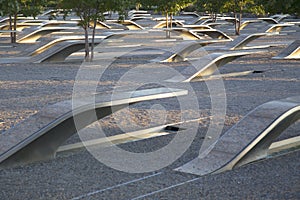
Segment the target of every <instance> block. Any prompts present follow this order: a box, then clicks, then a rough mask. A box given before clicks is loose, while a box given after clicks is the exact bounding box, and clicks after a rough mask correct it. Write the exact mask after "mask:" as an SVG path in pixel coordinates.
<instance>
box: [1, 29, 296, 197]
mask: <svg viewBox="0 0 300 200" xmlns="http://www.w3.org/2000/svg"><path fill="white" fill-rule="evenodd" d="M297 38H299V32H296V33H293V34H289V35H287V36H284V35H277V36H272V37H263V38H260V39H259V40H257V42H255V43H254V44H256V43H259V42H262V43H272V42H274V41H276V43H282V44H287V43H290V42H292V41H293V40H295V39H297ZM282 44H281V45H280V46H278V47H271V48H269V49H268V50H267V51H266V52H265V53H263V54H255V55H247V56H245V57H241V58H239V59H237V60H235V61H233V62H231V63H229V64H226V65H225V66H223V67H221V68H220V69H219V71H220V73H221V74H223V75H224V74H228V73H233V72H243V71H255V73H250V74H248V75H243V76H242V75H240V76H232V77H224V78H223V83H224V86H225V89H226V98H227V104H226V106H227V111H226V112H227V113H226V121H225V126H224V129H223V131H222V133H224V132H226V130H228V128H230V127H231V126H232V125H233V124H235V123H236V122H238V121H239V120H240V119H241V118H242V117H243V116H244V115H246V114H247V113H248V112H249V111H251V110H252V109H254V108H255V107H257V106H258V105H261V104H262V103H265V102H268V101H271V100H276V99H283V98H286V97H289V96H297V95H299V91H300V87H299V84H300V78H299V77H300V67H299V66H300V65H299V64H300V61H299V60H289V61H285V60H272V59H270V58H271V57H272V56H276V55H277V54H278V53H279V52H280V51H281V50H282V49H283V48H284V47H285V46H286V45H282ZM27 45H28V44H27ZM28 46H30V45H28ZM22 48H26V45H24V44H23V45H22ZM13 49H16V48H13ZM148 52H149V54H147V56H145V54H143V55H141V54H140V55H139V53H133V54H134V55H133V54H132V55H130V56H128V55H127V56H124V57H122V58H119V59H117V60H116V61H115V62H114V63H113V64H112V65H111V66H110V68H109V69H108V70H107V71H106V72H105V76H104V77H103V78H102V79H101V80H100V82H99V83H97V85H98V87H97V91H98V92H108V91H111V90H112V89H114V87H115V86H116V84H117V81H118V79H119V77H122V75H124V73H126V72H128V71H129V70H130V69H133V68H134V67H136V66H139V65H141V64H145V63H147V62H148V61H149V60H150V59H153V58H155V57H156V56H157V54H152V55H150V53H151V51H150V50H148ZM11 53H12V52H11V51H10V49H9V48H7V47H5V48H1V47H0V54H1V56H2V57H5V56H6V55H7V54H11ZM14 53H18V51H15V52H14ZM9 56H11V55H9ZM194 56H195V55H192V57H194ZM75 57H76V56H75ZM187 65H188V63H186V62H179V63H171V64H165V66H168V67H172V68H174V69H176V70H178V71H179V72H181V71H182V70H184V68H185V67H186V66H187ZM80 66H81V62H77V61H73V62H61V63H41V64H34V63H26V64H25V63H18V64H1V65H0V71H1V73H0V92H1V95H0V98H1V101H0V108H1V109H0V133H3V132H5V130H7V129H9V128H11V127H13V126H14V125H16V124H17V123H18V122H20V121H22V120H24V119H25V118H27V117H29V116H30V115H32V114H34V113H36V112H38V111H39V110H40V109H41V108H43V107H44V106H46V105H49V104H53V103H56V102H58V101H62V100H66V99H70V98H71V97H72V92H73V85H74V82H75V77H76V75H77V72H78V69H79V68H80ZM146 68H149V70H152V72H151V74H147V76H149V77H150V76H152V77H157V76H159V75H160V72H161V66H158V65H155V64H151V65H147V66H146ZM99 69H100V68H99ZM95 70H98V68H95ZM147 70H148V69H147ZM147 70H146V72H148V71H147ZM169 76H172V73H170V74H169ZM150 78H151V77H150ZM214 81H215V80H207V81H197V82H193V83H191V84H190V86H191V87H192V88H193V91H194V92H195V94H196V96H197V98H198V102H199V105H198V106H199V109H200V110H199V112H198V110H193V109H187V110H180V108H178V101H177V100H176V99H175V98H173V99H168V100H159V101H154V102H151V103H141V104H137V105H134V106H132V107H130V110H129V111H130V112H129V111H126V110H125V111H120V112H118V113H116V114H115V115H113V116H110V117H107V118H105V119H103V120H100V121H99V123H100V125H101V126H102V128H103V129H104V130H105V132H106V134H107V135H108V136H111V135H116V134H119V133H121V132H123V130H124V129H126V130H128V131H131V130H135V128H136V126H135V125H136V124H138V125H139V126H140V127H148V126H153V120H154V124H159V123H161V121H160V117H161V116H163V115H164V110H163V109H161V108H160V107H158V108H157V109H151V106H152V104H160V105H163V106H164V109H166V110H167V111H168V115H167V117H166V120H165V121H166V122H168V123H171V122H178V121H180V117H181V114H182V112H186V113H187V116H189V117H192V116H194V115H195V112H196V113H197V115H199V116H200V117H202V120H199V125H200V127H199V129H198V132H197V135H196V137H195V139H194V141H193V143H192V144H191V146H190V148H189V149H188V150H187V151H186V152H185V153H184V154H183V155H182V156H181V157H180V158H179V159H178V160H177V161H175V162H174V163H173V164H171V165H170V166H168V167H165V168H163V169H161V170H157V171H156V172H153V173H141V174H130V173H125V172H120V171H117V170H114V169H111V168H109V167H107V166H106V165H104V164H102V163H101V162H99V161H98V160H96V159H95V158H94V157H93V156H92V155H91V154H90V153H89V152H88V151H87V150H85V149H82V150H79V151H76V152H67V153H63V154H59V155H58V156H57V158H56V159H54V160H49V161H45V162H37V163H33V164H29V165H26V166H20V167H15V168H10V169H1V170H0V177H1V184H0V191H1V192H0V199H72V198H75V197H82V199H133V198H144V199H299V198H300V195H299V194H300V181H299V180H300V179H299V178H300V177H299V170H297V169H299V151H294V152H290V153H288V154H285V155H281V156H277V157H272V158H268V159H265V160H262V161H260V162H255V163H252V164H248V165H246V166H243V167H240V168H237V169H234V170H232V171H229V172H225V173H221V174H217V175H208V176H204V177H198V176H195V175H190V174H184V173H179V172H176V171H174V170H172V169H174V168H176V167H179V166H181V165H182V164H184V163H186V162H188V161H190V160H192V159H193V158H195V157H196V156H197V155H198V152H199V148H200V146H201V143H202V141H203V137H204V135H205V133H206V131H207V129H208V125H209V122H210V120H209V119H210V118H209V117H210V107H211V105H210V96H209V92H208V89H207V83H208V82H211V83H213V82H214ZM133 84H136V83H134V81H133V80H132V81H129V82H122V86H123V87H125V88H126V86H128V85H133ZM151 86H152V85H147V86H145V87H151ZM173 86H174V87H181V86H180V85H178V84H174V85H173ZM187 103H189V102H187ZM153 116H154V117H153ZM150 118H151V119H150ZM116 119H118V121H116ZM151 120H152V121H151ZM93 126H95V124H92V125H91V126H90V127H88V128H87V129H89V128H91V127H93ZM119 126H122V129H123V130H121V128H120V127H119ZM299 130H300V123H299V122H298V123H296V124H294V125H292V126H291V127H289V128H288V129H287V130H286V131H285V133H284V134H282V135H281V136H280V138H279V139H284V138H288V137H291V136H296V135H299ZM173 138H174V135H172V134H171V135H167V136H162V137H158V138H153V139H148V140H143V141H138V142H130V143H126V144H121V145H119V147H120V148H123V149H125V150H128V151H132V152H151V151H155V150H157V149H159V148H160V147H163V146H165V145H166V144H168V143H169V142H170V141H171V140H172V139H173ZM75 141H79V138H78V136H77V135H75V136H74V137H72V138H71V139H70V140H69V141H67V142H66V143H72V142H75Z"/></svg>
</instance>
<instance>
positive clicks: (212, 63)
mask: <svg viewBox="0 0 300 200" xmlns="http://www.w3.org/2000/svg"><path fill="white" fill-rule="evenodd" d="M254 53H261V51H255V52H249V51H247V52H227V53H224V52H223V53H212V54H208V55H206V56H203V57H201V58H199V59H197V60H191V61H189V62H190V63H191V65H192V66H193V67H188V68H187V69H186V70H184V71H183V72H181V75H182V76H175V77H173V78H171V79H168V80H166V81H167V82H191V81H195V80H197V79H200V78H203V77H208V76H210V75H212V74H213V73H214V72H215V71H216V70H217V68H219V67H221V66H223V65H225V64H226V63H228V62H231V61H233V60H235V59H237V58H239V57H241V56H245V55H250V54H254Z"/></svg>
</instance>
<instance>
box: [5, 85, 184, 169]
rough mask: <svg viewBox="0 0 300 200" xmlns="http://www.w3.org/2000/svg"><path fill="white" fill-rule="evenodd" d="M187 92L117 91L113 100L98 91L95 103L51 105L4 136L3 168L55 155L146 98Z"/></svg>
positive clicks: (67, 102)
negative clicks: (102, 121)
mask: <svg viewBox="0 0 300 200" xmlns="http://www.w3.org/2000/svg"><path fill="white" fill-rule="evenodd" d="M186 94H187V91H186V90H181V89H170V88H155V89H146V90H138V91H134V92H127V93H125V92H124V93H119V94H114V96H113V97H114V98H113V100H111V95H110V94H106V95H101V94H96V95H95V96H93V97H91V98H95V103H94V104H85V103H84V102H86V101H85V99H80V102H83V104H80V106H77V105H76V107H75V108H74V105H72V101H71V100H69V101H63V102H59V103H56V104H54V105H50V106H48V107H46V108H44V109H42V110H41V111H40V112H38V113H37V114H35V115H33V116H31V117H29V118H28V119H26V120H24V121H23V122H21V123H20V124H18V125H16V126H15V127H13V128H11V129H9V130H7V131H6V132H4V133H3V134H1V135H0V143H1V145H0V167H7V166H14V165H19V164H23V163H29V162H33V161H39V160H46V159H51V158H54V157H55V154H56V151H57V149H58V147H59V146H60V145H61V144H63V143H64V142H65V141H66V140H67V139H68V138H69V137H71V136H72V135H74V134H75V133H77V131H79V130H80V129H83V128H84V127H86V126H88V125H90V124H91V123H93V122H95V121H97V120H99V119H101V118H104V117H106V116H108V115H111V114H112V112H116V111H118V110H120V109H122V108H125V107H127V106H129V105H131V104H134V103H138V102H142V101H149V100H154V99H163V98H169V97H176V96H182V95H186ZM128 96H129V98H128ZM78 101H79V100H78ZM89 102H90V101H89ZM74 119H75V120H76V122H78V123H76V124H75V122H74Z"/></svg>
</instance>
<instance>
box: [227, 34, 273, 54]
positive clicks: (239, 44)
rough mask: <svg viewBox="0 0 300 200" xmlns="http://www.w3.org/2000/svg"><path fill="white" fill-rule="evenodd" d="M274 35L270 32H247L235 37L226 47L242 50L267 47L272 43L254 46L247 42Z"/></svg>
mask: <svg viewBox="0 0 300 200" xmlns="http://www.w3.org/2000/svg"><path fill="white" fill-rule="evenodd" d="M268 35H272V34H270V33H253V34H250V35H248V34H245V35H240V36H239V37H237V38H235V39H234V40H233V41H231V42H228V43H227V44H226V45H225V48H224V49H228V50H240V49H253V48H267V47H270V45H259V46H252V47H249V46H247V44H249V43H250V42H252V41H253V40H256V39H257V38H260V37H263V36H268Z"/></svg>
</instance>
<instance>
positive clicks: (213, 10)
mask: <svg viewBox="0 0 300 200" xmlns="http://www.w3.org/2000/svg"><path fill="white" fill-rule="evenodd" d="M224 3H225V1H224V0H197V1H196V3H195V4H196V7H197V9H198V10H199V11H207V12H209V13H210V15H211V18H212V20H213V21H216V19H217V14H218V13H220V11H221V9H222V7H223V5H224Z"/></svg>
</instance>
